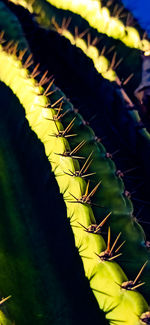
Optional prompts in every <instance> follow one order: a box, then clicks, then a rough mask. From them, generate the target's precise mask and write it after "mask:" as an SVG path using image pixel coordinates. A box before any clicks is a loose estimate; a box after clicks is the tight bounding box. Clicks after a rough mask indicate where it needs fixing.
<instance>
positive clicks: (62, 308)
mask: <svg viewBox="0 0 150 325" xmlns="http://www.w3.org/2000/svg"><path fill="white" fill-rule="evenodd" d="M0 94H1V95H2V94H3V96H4V97H3V100H2V102H1V105H2V106H1V115H0V117H1V124H0V148H1V155H0V157H1V158H0V165H1V173H0V184H1V185H0V193H1V198H0V207H1V225H0V233H1V238H0V256H1V269H0V288H1V292H2V294H3V296H4V297H5V296H6V295H7V296H8V294H11V296H12V297H11V298H10V300H9V301H8V302H5V304H6V305H5V304H4V303H3V304H2V310H3V306H4V311H5V308H7V309H8V312H9V316H10V319H12V320H13V321H14V322H15V324H20V323H21V324H35V323H36V324H49V322H50V323H51V324H60V321H61V322H65V324H68V325H70V324H72V325H73V324H76V323H79V324H80V321H81V320H82V319H85V320H86V322H87V323H88V324H90V320H89V321H88V318H87V317H86V315H85V312H86V311H85V309H84V306H83V307H82V300H86V299H87V297H88V295H89V293H88V290H89V289H88V290H86V286H85V287H84V290H85V292H86V294H85V296H84V294H83V292H82V291H83V286H82V283H81V281H80V279H78V276H76V274H80V277H81V279H82V281H83V275H82V273H83V272H82V267H81V266H80V267H77V266H76V263H79V261H78V259H77V258H76V254H75V252H74V242H73V240H71V236H70V234H69V233H68V230H67V227H66V225H65V223H64V222H61V218H62V216H65V214H66V211H65V207H63V205H62V203H61V200H60V199H59V200H58V199H56V198H55V195H57V193H58V188H57V187H56V186H55V183H54V181H53V178H52V177H50V176H49V181H47V183H48V182H51V185H52V184H53V190H52V192H53V191H54V192H53V193H51V192H49V190H48V187H45V186H43V182H42V184H41V182H39V181H37V180H36V183H35V185H34V187H33V189H32V190H31V189H30V191H31V192H30V191H29V185H28V183H29V181H27V180H28V178H31V183H34V182H35V180H34V178H36V177H38V178H40V179H42V178H43V180H44V178H45V175H44V174H46V173H47V168H46V170H45V165H44V163H42V165H40V167H39V170H38V169H37V166H38V162H37V161H36V160H37V156H38V157H39V159H40V155H44V150H43V148H42V150H41V149H40V150H39V146H37V140H36V141H35V140H34V141H33V134H30V133H31V132H29V131H28V125H27V123H26V124H25V119H24V114H23V113H22V112H21V110H22V107H21V105H20V106H19V105H18V103H17V100H14V99H15V98H14V96H12V95H11V92H10V90H9V89H8V87H7V88H6V87H4V86H3V85H2V84H1V85H0ZM14 107H15V109H14ZM14 115H15V116H14ZM21 121H22V123H21ZM19 123H20V124H21V127H20V125H19ZM14 128H15V131H14ZM21 129H22V130H21ZM23 131H24V134H23V135H22V132H23ZM15 133H16V135H15ZM31 135H32V137H31ZM13 138H14V140H12V139H13ZM15 139H16V140H15ZM20 140H21V141H20ZM18 146H20V147H21V149H20V150H21V156H20V155H19V154H18V153H17V152H18V149H17V150H16V147H18ZM22 146H23V147H22ZM33 146H34V148H33ZM36 147H37V148H36ZM12 148H14V149H12ZM25 152H26V155H28V156H27V157H26V156H25ZM37 152H38V155H37ZM29 156H30V164H29V162H28V157H29ZM25 160H26V162H24V161H25ZM20 161H21V163H20ZM22 161H23V162H22ZM27 164H29V167H28V170H29V169H30V168H31V167H32V165H34V169H37V171H36V172H34V174H35V176H34V177H32V174H33V173H31V174H30V176H28V174H29V171H28V172H26V173H25V172H22V168H23V170H24V168H27ZM35 164H36V167H35ZM41 168H42V174H43V176H42V177H40V175H38V174H39V171H40V169H41ZM49 173H50V171H49ZM23 175H24V176H23ZM44 182H45V180H44ZM30 186H31V185H30ZM37 186H38V187H41V186H42V188H41V189H40V190H38V191H39V192H40V193H39V194H38V195H40V204H37V201H38V199H37V198H36V195H37V194H36V189H35V187H37ZM44 189H45V191H48V195H49V196H51V198H50V197H49V198H48V206H47V210H46V208H45V204H47V203H46V200H45V197H46V196H48V195H46V193H45V195H43V196H44V201H43V199H42V191H44ZM57 196H58V195H57ZM42 201H43V203H42ZM8 202H9V204H8ZM49 205H50V206H51V209H53V211H54V210H55V205H57V206H59V208H58V207H57V209H56V211H55V217H56V221H55V222H53V218H52V217H53V216H52V214H51V213H50V211H49ZM39 208H40V209H39ZM57 210H58V211H57ZM39 211H41V215H40V212H39ZM60 214H61V218H60V217H59V216H60ZM46 218H47V220H46ZM40 219H42V229H43V231H42V230H41V224H40V223H41V220H40ZM45 222H47V224H49V229H48V230H47V233H46V231H44V227H45V229H46V227H47V224H46V226H44V224H45ZM58 222H59V225H58ZM62 227H63V232H62ZM45 235H46V237H50V238H51V239H50V242H49V241H47V239H46V238H44V237H45ZM56 242H57V244H56ZM63 242H64V243H65V245H64V244H63ZM47 244H48V247H47ZM51 245H52V247H51ZM54 245H55V249H54ZM57 246H58V248H57ZM60 247H61V249H64V251H65V256H64V257H63V263H65V264H66V267H65V269H64V267H63V266H62V265H61V263H62V257H61V258H59V259H60V262H59V263H58V262H57V260H58V254H59V253H60ZM69 247H70V248H69ZM68 248H69V250H68ZM72 258H74V259H75V261H74V262H73V261H72ZM67 259H68V261H72V264H73V265H72V266H70V263H69V262H68V261H67ZM65 264H64V265H65ZM77 265H78V264H77ZM60 267H61V274H62V275H61V276H60V275H58V274H59V270H60ZM64 272H66V276H64ZM68 272H71V273H72V276H73V278H74V283H73V284H74V286H76V288H77V289H75V288H73V289H74V298H73V299H72V298H70V297H69V296H68V293H67V290H68V285H67V283H69V285H71V283H70V280H71V279H70V280H69V279H68ZM62 281H63V284H62ZM71 281H72V280H71ZM83 282H84V281H83ZM65 286H66V288H65ZM70 289H71V288H70ZM70 291H71V293H70V295H72V289H71V290H70ZM79 293H80V295H81V297H82V298H80V297H78V295H79ZM58 295H59V297H58ZM88 298H89V299H91V298H92V297H91V295H89V297H88ZM74 299H76V300H77V302H75V301H74ZM91 300H92V299H91ZM78 301H79V302H78ZM0 303H1V301H0ZM89 303H90V301H89ZM80 305H81V308H80ZM90 305H91V308H92V312H93V313H94V314H95V319H96V324H99V322H102V323H103V324H106V322H105V320H104V316H103V315H101V313H98V308H97V306H95V307H96V308H95V307H94V308H93V307H92V304H91V303H90ZM2 310H1V314H0V320H1V323H2V324H3V325H7V324H8V325H9V324H12V322H11V321H9V320H7V318H6V316H4V314H3V312H2ZM82 310H83V311H82ZM92 312H91V313H88V317H89V319H91V320H92V315H91V314H92ZM72 318H73V319H74V320H73V319H72ZM98 320H99V321H98Z"/></svg>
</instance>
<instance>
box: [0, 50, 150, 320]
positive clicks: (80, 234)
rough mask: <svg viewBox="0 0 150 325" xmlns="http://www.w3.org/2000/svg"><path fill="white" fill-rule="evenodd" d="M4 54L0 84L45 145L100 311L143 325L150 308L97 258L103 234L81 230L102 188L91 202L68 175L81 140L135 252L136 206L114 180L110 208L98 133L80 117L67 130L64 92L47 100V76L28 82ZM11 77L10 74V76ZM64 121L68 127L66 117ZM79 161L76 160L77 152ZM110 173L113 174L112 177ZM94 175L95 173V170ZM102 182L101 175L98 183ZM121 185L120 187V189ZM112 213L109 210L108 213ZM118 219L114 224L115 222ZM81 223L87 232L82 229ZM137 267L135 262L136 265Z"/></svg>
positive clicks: (112, 265) (109, 165) (111, 265)
mask: <svg viewBox="0 0 150 325" xmlns="http://www.w3.org/2000/svg"><path fill="white" fill-rule="evenodd" d="M0 52H1V53H0V56H1V60H0V78H1V80H2V81H3V82H4V83H6V84H7V85H8V86H9V87H10V88H11V89H12V91H13V92H14V93H15V94H16V96H17V97H18V99H19V100H20V102H21V104H22V105H23V107H24V109H25V113H26V118H27V120H28V121H29V125H30V126H31V128H32V130H33V131H34V132H35V133H36V134H37V135H38V138H39V139H40V140H41V141H42V142H43V144H44V147H45V153H46V155H47V156H48V158H49V161H50V163H51V166H52V170H53V171H54V173H55V177H56V180H57V182H58V185H59V188H60V192H61V193H63V196H64V200H65V203H66V207H67V216H68V218H70V219H71V224H72V229H73V233H74V237H75V244H76V246H77V247H78V248H79V253H80V255H81V257H82V261H83V265H84V269H85V274H86V276H87V277H88V278H89V280H90V286H91V287H92V290H93V292H94V294H95V296H96V298H97V300H98V304H99V306H100V308H101V309H103V310H104V311H105V313H106V318H107V319H109V321H110V324H113V323H114V322H115V323H116V324H120V321H121V322H122V321H123V322H124V323H126V324H132V325H133V324H139V323H140V320H139V317H140V315H141V314H142V313H144V312H146V310H147V308H148V306H147V303H146V302H145V300H144V298H143V297H142V296H141V294H139V293H138V292H137V291H134V290H133V291H132V290H124V289H122V288H120V286H121V285H122V283H123V282H126V281H127V278H126V276H125V274H124V272H123V271H122V270H121V268H120V267H119V265H118V264H117V263H116V262H114V261H113V260H112V261H111V260H110V261H109V260H108V261H101V259H100V257H99V256H97V255H96V254H98V255H99V254H100V253H102V252H103V251H104V250H105V249H106V244H105V242H104V239H103V237H102V236H101V235H100V234H95V233H90V232H87V231H84V229H83V226H84V227H86V228H87V227H89V225H90V224H91V223H92V224H95V223H96V220H95V217H94V215H93V211H92V208H91V205H90V200H91V197H92V196H93V194H94V192H95V191H96V187H97V188H98V187H99V183H97V186H96V187H95V188H94V190H93V192H92V190H91V192H90V193H91V194H90V195H89V200H88V198H87V196H88V194H87V193H88V185H87V184H86V182H85V180H84V177H78V176H77V177H76V176H71V175H68V174H70V173H71V174H72V175H74V174H75V172H76V171H79V170H80V167H79V162H78V159H76V157H74V153H75V154H76V151H78V150H77V149H75V150H74V151H73V148H74V147H73V146H76V141H77V140H76V139H77V138H78V141H77V145H79V146H80V148H81V149H82V150H80V151H79V157H81V156H82V155H83V154H84V155H83V156H84V157H85V156H86V154H87V155H88V157H89V152H88V150H89V151H90V153H91V151H95V152H96V154H97V155H98V156H99V168H100V170H101V177H100V178H99V180H101V178H103V179H102V184H103V183H105V182H106V185H105V186H106V187H105V186H104V189H103V191H104V192H103V191H102V192H103V193H104V194H101V191H99V193H98V202H99V204H100V205H101V203H102V204H103V201H104V203H105V200H106V203H107V207H105V208H106V209H107V210H109V209H110V208H114V207H115V208H114V212H113V214H114V215H115V214H116V217H117V216H119V214H120V215H123V217H122V218H120V219H119V221H116V223H117V225H118V224H119V223H122V222H123V223H124V224H125V226H126V228H129V229H131V230H130V231H131V234H132V236H133V234H134V236H133V238H132V241H130V242H129V244H128V239H129V238H128V237H129V236H127V234H126V236H127V244H128V245H129V246H130V249H131V245H133V244H134V242H135V241H136V240H137V242H136V245H137V247H139V246H140V247H141V242H143V241H144V234H143V231H142V229H141V227H140V226H139V225H138V224H136V223H134V222H133V220H132V219H130V217H129V216H130V214H131V213H132V204H131V202H130V200H129V199H128V198H125V197H123V196H122V190H123V183H122V181H121V180H120V179H115V180H114V183H113V186H112V188H113V195H114V194H115V192H116V193H118V194H117V196H116V199H115V198H114V200H112V203H111V204H112V206H111V204H110V205H108V201H107V199H106V196H107V195H108V194H109V195H110V197H111V193H110V192H111V191H110V189H109V187H108V183H109V181H110V179H111V178H112V175H113V174H114V171H115V166H114V164H113V162H112V161H111V159H109V158H107V159H106V155H105V149H104V148H103V146H102V145H99V146H98V145H97V144H94V145H92V146H90V144H91V143H92V140H93V139H94V133H93V131H92V130H91V129H90V128H88V127H83V123H82V118H81V117H80V116H79V115H77V116H74V118H73V119H72V117H69V118H70V121H69V124H67V126H66V127H65V126H64V127H63V125H62V123H61V122H60V119H58V118H57V117H58V115H57V114H58V109H60V112H61V106H60V105H61V92H60V91H59V90H58V89H56V93H52V94H50V100H49V99H48V97H47V96H46V94H47V93H48V92H49V91H51V89H50V88H51V87H52V91H53V90H54V89H55V87H54V86H51V85H52V83H53V82H52V81H51V82H50V86H51V87H49V89H47V90H45V91H44V89H43V88H42V84H43V83H45V82H47V81H48V80H47V79H46V80H45V78H47V77H46V75H45V77H44V76H43V78H41V79H40V81H39V82H37V81H36V80H34V79H33V78H32V75H31V77H30V73H29V72H28V71H27V69H26V67H25V65H26V63H24V67H23V66H22V64H21V62H20V61H19V60H18V59H17V58H16V57H15V56H14V55H9V54H7V53H6V52H5V51H4V50H3V48H2V46H1V49H0ZM4 67H5V68H4ZM8 71H9V74H8V73H7V72H8ZM53 87H54V88H53ZM62 95H64V94H62ZM63 101H64V104H63V109H64V110H65V109H66V110H67V109H69V110H70V114H72V111H73V108H72V106H71V104H70V103H67V102H66V100H65V99H63ZM68 115H69V114H68ZM69 118H68V119H69ZM65 119H66V123H67V114H66V117H65ZM54 120H55V121H54ZM79 128H80V133H79V134H78V136H77V137H75V136H74V135H75V133H76V129H77V130H79ZM69 131H70V132H69ZM82 134H83V136H84V140H85V141H86V143H87V145H88V146H87V147H88V150H87V147H86V150H85V146H84V145H83V142H82V144H81V139H82V140H83V137H82ZM82 145H83V146H82ZM94 146H95V148H94ZM70 147H71V149H70ZM75 148H76V147H75ZM94 149H95V150H94ZM71 150H72V151H73V152H72V151H71ZM95 152H94V154H95ZM96 154H95V156H96ZM72 155H73V156H72ZM76 155H77V156H78V152H77V154H76ZM85 158H86V157H85ZM79 159H80V158H79ZM105 162H106V164H105ZM95 165H96V163H95ZM107 169H108V170H109V173H108V174H107ZM102 171H103V174H102ZM90 172H92V169H91V170H90ZM94 172H95V171H94ZM104 176H105V180H104ZM98 177H99V175H98V176H97V178H98ZM113 177H114V176H113ZM118 183H119V184H120V187H119V189H118ZM96 195H97V193H96ZM100 196H101V197H100ZM102 198H103V201H102ZM120 198H121V201H120ZM118 200H119V201H118ZM110 201H111V200H110ZM120 202H121V203H120ZM124 205H125V206H124ZM95 209H96V207H95ZM121 210H122V211H123V213H122V212H121ZM110 211H111V210H109V211H108V212H110ZM126 214H127V215H128V221H129V223H128V224H127V225H126V219H125V218H126V217H125V215H126ZM105 216H106V214H104V213H103V218H104V217H105ZM101 217H102V212H101ZM116 217H115V219H117V218H116ZM109 218H110V223H111V219H113V218H114V217H112V216H110V217H109ZM78 223H80V224H81V225H83V226H81V225H79V224H78ZM132 225H133V228H132ZM112 228H114V227H113V226H112V225H111V229H112ZM118 228H119V227H118ZM125 230H126V229H125ZM117 231H118V230H117ZM133 231H134V232H133ZM123 236H124V229H123V231H122V238H123ZM137 243H138V244H137ZM132 250H133V249H132ZM143 250H144V251H145V252H146V249H145V248H143ZM116 251H117V250H116ZM95 253H96V254H95ZM145 254H146V257H147V258H146V259H148V256H147V253H145ZM134 255H136V253H134ZM142 256H144V257H142V258H141V255H140V254H139V251H138V260H139V259H140V258H141V259H143V258H144V259H145V255H142ZM141 262H142V261H141ZM144 262H145V260H144ZM136 263H137V260H136V262H135V264H136ZM141 264H142V263H141ZM141 264H140V267H141ZM146 270H148V265H147V266H146V268H145V270H144V274H145V272H146ZM136 272H137V269H136Z"/></svg>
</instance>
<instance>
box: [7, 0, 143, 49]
mask: <svg viewBox="0 0 150 325" xmlns="http://www.w3.org/2000/svg"><path fill="white" fill-rule="evenodd" d="M12 1H14V2H15V3H16V2H17V3H19V4H21V5H23V6H25V7H30V10H35V11H36V8H38V6H39V4H40V1H38V2H36V3H32V4H31V3H30V1H21V0H19V1H15V0H12ZM46 2H47V3H50V4H51V5H53V6H55V7H57V8H58V9H63V10H70V11H72V12H74V13H75V14H78V15H80V16H81V17H82V18H84V19H85V20H87V21H88V23H89V25H90V26H91V27H93V28H95V29H97V30H98V32H100V33H104V34H107V35H108V36H109V37H113V38H115V39H120V40H121V41H122V42H123V43H124V44H126V45H127V46H129V47H133V48H137V49H140V50H144V51H146V50H147V49H148V50H149V41H148V40H146V39H142V40H141V38H140V35H139V33H138V31H137V30H136V29H135V28H134V27H132V26H127V25H126V26H125V25H124V24H123V22H122V21H121V20H119V19H118V16H117V17H112V16H111V13H110V11H109V9H108V7H104V6H101V3H100V2H99V1H97V0H95V1H93V0H88V1H85V0H84V1H83V0H82V1H77V0H75V1H70V0H65V1H60V0H47V1H46ZM31 8H32V9H31ZM33 8H34V9H33Z"/></svg>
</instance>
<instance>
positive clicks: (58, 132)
mask: <svg viewBox="0 0 150 325" xmlns="http://www.w3.org/2000/svg"><path fill="white" fill-rule="evenodd" d="M6 49H7V48H6ZM12 51H13V47H12V48H11V52H12ZM9 52H10V48H9ZM13 54H15V53H14V51H13ZM30 65H32V60H31V56H30V57H28V58H27V59H26V61H25V62H24V68H26V67H27V66H28V67H29V66H30ZM37 70H38V67H36V68H34V70H33V72H32V73H31V75H30V76H31V78H33V76H35V74H36V75H37V73H38V71H37ZM27 75H28V74H26V76H27ZM28 77H29V75H28ZM48 81H49V78H47V73H45V74H44V76H43V77H41V79H40V81H39V82H38V86H40V87H41V85H44V84H46V83H47V82H48ZM34 83H35V82H34ZM52 84H53V82H52V81H51V84H50V85H49V86H48V87H47V89H46V90H45V91H43V92H42V94H44V95H49V92H50V95H52V97H53V95H55V92H54V89H53V87H52V90H51V86H52ZM36 89H37V88H36ZM37 91H38V90H37ZM57 105H59V106H58V108H57ZM54 108H55V111H53V109H54ZM37 110H38V108H37ZM44 110H45V113H46V112H47V111H49V112H48V117H46V119H48V120H49V121H51V122H55V123H54V125H55V131H54V132H53V133H52V134H51V135H50V136H53V137H55V138H57V139H58V138H60V139H61V140H62V139H63V141H61V142H63V150H62V152H54V154H53V155H50V161H51V163H52V165H53V164H54V166H53V168H54V170H55V172H56V178H57V179H58V178H59V177H60V175H59V173H60V172H61V173H62V168H59V166H58V165H56V163H54V160H55V161H56V160H57V159H56V155H58V156H61V157H63V158H66V157H68V156H69V158H71V159H72V158H73V159H74V160H75V161H76V158H75V156H74V157H72V154H73V155H74V154H76V153H77V152H78V150H79V149H81V148H82V146H83V145H84V144H85V142H80V144H78V145H77V146H76V147H75V148H74V149H73V150H71V149H70V148H69V145H68V143H67V142H66V138H70V137H71V136H73V135H74V133H73V134H69V131H70V130H71V129H72V127H73V126H74V123H75V117H74V118H73V119H72V121H71V122H70V123H69V125H68V126H67V127H66V128H65V129H63V128H62V127H61V125H60V124H59V123H58V121H59V120H60V119H61V118H62V117H63V116H64V113H65V112H63V113H62V114H60V113H61V110H62V96H61V97H59V98H58V99H57V100H56V101H55V102H54V103H53V104H52V103H51V104H50V103H49V102H47V99H46V102H45V103H44ZM69 111H70V110H69ZM51 113H52V114H51ZM34 114H35V116H36V118H35V117H34ZM34 114H33V115H32V113H31V114H30V113H27V117H28V119H29V122H30V123H31V124H33V126H32V127H33V128H34V122H35V121H36V127H37V131H36V132H37V134H38V128H39V127H40V125H39V123H40V119H42V117H41V118H39V119H38V115H39V112H38V111H36V110H34ZM46 115H47V114H46ZM49 115H50V116H49ZM60 115H61V117H60ZM32 116H33V119H32ZM30 118H31V119H30ZM33 121H34V122H33ZM37 121H38V123H37ZM36 127H35V128H36ZM41 132H42V131H41ZM42 133H43V132H42ZM38 135H39V134H38ZM43 136H44V139H45V135H41V137H42V140H43ZM45 140H46V141H48V139H47V136H46V139H45ZM45 140H43V141H45ZM64 153H65V154H64ZM67 153H69V154H67ZM70 154H71V155H70ZM51 156H52V157H51ZM78 158H81V157H80V156H79V157H78ZM90 158H91V156H88V157H87V160H86V162H85V164H84V165H83V166H84V168H83V169H82V172H84V171H85V172H86V171H87V168H88V165H89V163H90ZM59 162H61V163H62V159H59ZM74 163H75V162H74ZM65 165H66V166H67V162H66V163H65ZM59 169H60V170H59ZM68 171H69V173H70V175H68V176H71V174H72V176H79V175H78V174H80V178H82V179H83V178H85V177H81V176H82V172H81V173H80V169H79V166H76V168H75V169H73V170H72V168H71V166H70V169H68ZM76 171H78V172H79V173H77V174H76ZM65 174H68V172H67V171H66V172H65ZM91 174H93V173H91ZM75 178H76V179H77V177H75ZM78 179H79V177H78ZM58 182H59V181H58ZM99 185H100V183H99V182H98V184H97V185H96V186H95V187H94V189H93V190H92V191H91V192H90V193H89V192H88V188H89V183H88V184H87V185H86V187H85V185H84V184H83V183H82V184H80V189H81V188H82V189H83V190H81V194H80V196H77V195H76V194H74V191H73V192H72V191H71V192H70V198H69V199H68V193H67V197H66V189H64V191H65V199H66V204H67V205H69V204H71V203H72V202H73V203H76V202H77V203H79V204H81V205H82V206H84V207H85V208H87V206H88V208H89V206H91V204H93V203H92V202H91V198H92V196H93V195H94V193H95V192H96V190H97V189H98V187H99ZM84 188H85V190H84ZM61 190H62V189H61ZM72 195H73V197H74V200H73V201H72ZM70 200H71V202H69V201H70ZM70 207H71V206H70ZM70 210H72V209H70ZM73 210H74V209H73ZM70 212H71V211H70ZM70 212H69V213H70ZM72 214H73V215H74V213H73V211H72V212H71V216H72ZM107 218H108V216H107V217H106V218H105V219H104V220H106V219H107ZM71 219H72V218H71ZM86 219H87V218H85V220H86ZM90 219H91V218H90ZM92 220H93V223H92V224H94V225H96V223H94V221H95V220H94V218H93V217H92ZM90 222H91V220H90ZM90 222H87V220H86V222H85V223H84V222H82V226H81V228H82V227H83V226H84V227H85V228H87V229H88V228H89V226H90ZM102 224H103V221H102V222H101V223H100V224H99V225H96V227H97V228H96V229H97V231H95V232H94V234H97V233H98V232H99V230H100V228H101V226H102ZM87 229H86V230H87ZM94 229H95V227H94ZM78 232H79V231H77V233H78ZM87 232H88V233H89V232H90V233H91V232H92V231H89V229H88V231H87ZM108 233H109V234H110V231H109V232H108ZM77 237H78V236H77ZM109 238H110V235H109ZM118 239H119V238H118ZM79 241H80V240H79ZM109 245H110V240H109V241H108V246H107V253H108V251H109V254H108V255H109V258H112V257H113V256H110V255H111V254H112V252H113V249H112V248H111V249H110V248H109ZM113 247H114V245H113ZM117 250H119V248H118V249H117ZM117 250H116V251H115V252H117ZM104 251H105V249H104ZM96 253H98V252H96ZM85 264H86V262H85Z"/></svg>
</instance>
